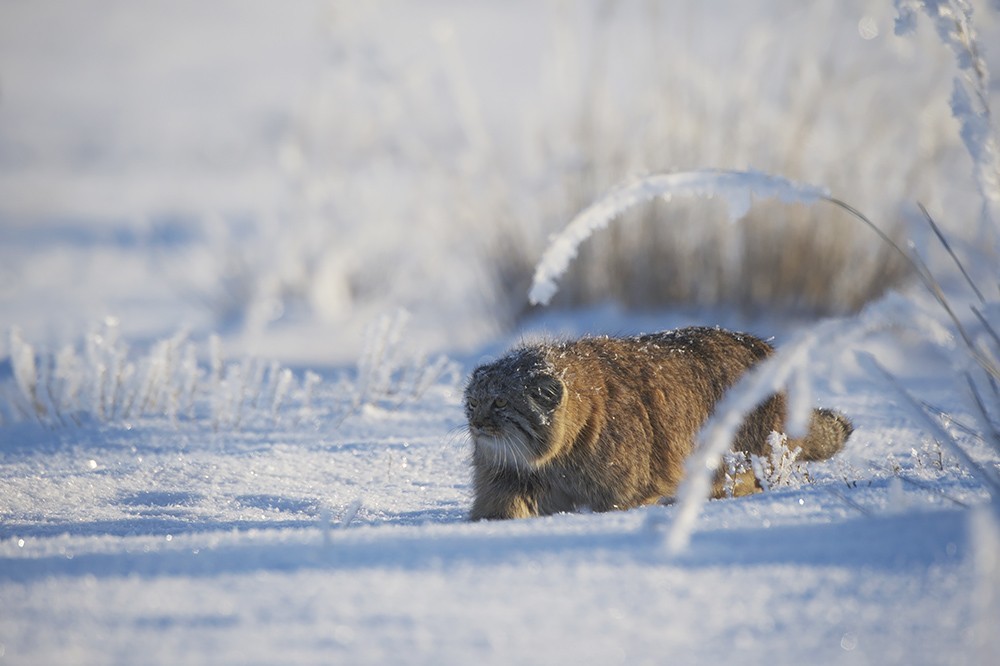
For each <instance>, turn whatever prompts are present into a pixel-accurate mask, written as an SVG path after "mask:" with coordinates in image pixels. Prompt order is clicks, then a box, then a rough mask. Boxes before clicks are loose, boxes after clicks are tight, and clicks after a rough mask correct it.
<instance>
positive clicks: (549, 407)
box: [533, 376, 563, 412]
mask: <svg viewBox="0 0 1000 666" xmlns="http://www.w3.org/2000/svg"><path fill="white" fill-rule="evenodd" d="M533 394H534V395H533V397H534V399H535V402H537V403H538V406H539V407H541V408H542V409H543V410H545V411H546V412H551V411H553V410H554V409H555V408H556V407H558V406H559V403H560V402H562V397H563V385H562V382H561V381H559V380H558V379H556V378H555V377H549V376H543V377H541V378H539V380H538V383H537V384H536V385H535V390H534V391H533Z"/></svg>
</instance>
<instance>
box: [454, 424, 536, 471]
mask: <svg viewBox="0 0 1000 666" xmlns="http://www.w3.org/2000/svg"><path fill="white" fill-rule="evenodd" d="M469 431H470V432H471V433H472V441H473V444H475V446H476V448H477V449H478V450H479V451H480V452H482V453H485V454H486V455H487V456H489V457H490V458H492V459H493V460H494V461H495V462H497V463H499V464H500V465H502V466H504V467H518V468H521V469H534V468H535V467H536V466H537V465H536V462H535V456H534V454H533V453H532V452H531V449H530V448H529V447H528V446H526V445H525V442H524V441H523V439H522V438H521V437H520V436H518V435H511V434H510V433H505V432H504V431H502V430H501V429H499V428H498V429H496V430H494V429H491V428H476V427H474V426H470V427H469Z"/></svg>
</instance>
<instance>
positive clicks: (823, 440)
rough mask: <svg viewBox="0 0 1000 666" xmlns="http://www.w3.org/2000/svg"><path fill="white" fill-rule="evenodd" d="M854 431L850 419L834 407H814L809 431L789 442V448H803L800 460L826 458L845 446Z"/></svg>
mask: <svg viewBox="0 0 1000 666" xmlns="http://www.w3.org/2000/svg"><path fill="white" fill-rule="evenodd" d="M852 432H854V426H853V425H852V424H851V421H850V419H848V418H847V417H846V416H844V415H843V414H841V413H840V412H835V411H833V410H832V409H814V410H813V413H812V420H811V421H810V423H809V433H808V434H807V435H806V436H805V437H803V438H801V439H796V440H794V441H790V442H788V448H789V449H794V448H795V447H796V446H797V447H799V448H801V449H802V452H801V453H799V460H826V459H827V458H830V457H831V456H833V455H834V454H835V453H837V452H838V451H840V450H841V449H842V448H844V442H846V441H847V438H848V437H850V436H851V433H852Z"/></svg>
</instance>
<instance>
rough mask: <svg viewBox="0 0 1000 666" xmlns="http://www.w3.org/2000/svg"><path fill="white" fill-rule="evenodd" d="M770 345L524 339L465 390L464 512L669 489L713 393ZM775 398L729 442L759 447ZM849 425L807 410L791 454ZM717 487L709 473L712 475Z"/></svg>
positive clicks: (829, 442) (493, 512)
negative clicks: (468, 498)
mask: <svg viewBox="0 0 1000 666" xmlns="http://www.w3.org/2000/svg"><path fill="white" fill-rule="evenodd" d="M771 352H772V348H771V346H770V345H768V344H767V343H766V342H764V341H762V340H760V339H758V338H756V337H754V336H752V335H748V334H745V333H732V332H729V331H724V330H721V329H718V328H684V329H678V330H676V331H667V332H663V333H654V334H650V335H641V336H638V337H629V338H609V337H593V338H583V339H580V340H575V341H571V342H555V343H546V344H534V345H525V346H522V347H520V348H518V349H515V350H514V351H512V352H510V353H508V354H507V355H506V356H503V357H502V358H500V359H499V360H497V361H494V362H492V363H489V364H486V365H483V366H480V367H479V368H477V369H476V370H475V371H474V372H473V374H472V376H471V378H470V379H469V383H468V386H467V387H466V390H465V409H466V416H467V417H468V422H469V433H470V435H471V439H472V445H473V451H472V465H473V487H474V492H475V498H474V501H473V505H472V510H471V512H470V518H472V519H473V520H479V519H484V518H486V519H492V518H523V517H528V516H537V515H548V514H552V513H558V512H563V511H577V510H581V509H589V510H593V511H609V510H612V509H627V508H631V507H635V506H639V505H642V504H649V503H652V502H656V501H658V500H660V499H661V498H669V497H672V496H673V495H674V494H675V492H676V490H677V486H678V484H679V483H680V481H681V478H682V476H683V473H684V460H685V458H686V457H687V456H688V455H689V454H690V453H691V450H692V448H693V446H694V440H695V436H696V434H697V433H698V430H699V429H700V428H701V426H702V424H703V423H704V422H705V420H706V419H707V418H708V417H709V416H710V415H711V414H712V411H713V409H714V407H715V404H716V403H717V402H718V400H719V399H720V398H721V397H722V395H723V393H724V392H725V391H726V389H728V388H729V387H730V386H732V385H733V384H734V383H735V382H736V381H737V380H738V379H739V378H740V377H741V375H743V373H744V372H746V371H747V369H749V368H750V367H751V366H752V365H754V364H755V363H756V362H758V361H760V360H761V359H763V358H765V357H766V356H768V355H769V354H770V353H771ZM784 418H785V397H784V395H783V394H776V395H773V396H771V397H770V398H768V399H767V400H765V401H764V402H763V403H762V404H760V405H759V406H758V407H757V408H756V409H755V410H754V411H753V412H751V413H750V414H748V415H747V417H746V419H745V422H744V423H743V425H742V427H741V429H740V431H739V433H738V435H737V437H736V441H735V442H734V445H733V449H734V450H737V451H744V452H747V453H754V454H757V455H766V454H768V453H769V452H770V445H769V444H768V436H769V435H770V434H771V432H772V431H775V432H779V433H781V432H783V429H784ZM851 430H852V426H851V423H850V421H849V420H848V419H847V418H846V417H844V416H843V415H841V414H839V413H837V412H833V411H830V410H825V409H816V410H814V411H813V414H812V420H811V423H810V429H809V432H808V434H807V435H806V436H805V437H803V438H802V439H795V440H792V439H790V440H789V441H788V447H789V448H790V449H794V448H796V447H799V448H800V449H801V452H800V454H799V459H800V460H820V459H824V458H829V457H830V456H832V455H833V454H835V453H836V452H837V451H839V450H840V449H841V448H843V446H844V442H845V440H846V439H847V437H848V436H849V435H850V433H851ZM715 492H716V495H719V494H721V483H717V484H716V491H715Z"/></svg>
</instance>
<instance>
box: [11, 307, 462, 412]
mask: <svg viewBox="0 0 1000 666" xmlns="http://www.w3.org/2000/svg"><path fill="white" fill-rule="evenodd" d="M407 321H408V314H407V313H406V312H405V311H399V312H397V313H395V314H393V315H385V316H382V317H380V318H378V319H377V320H376V321H375V322H373V323H372V324H371V325H370V327H369V330H368V335H367V336H366V346H365V350H364V353H363V354H362V355H361V357H360V358H359V359H358V362H357V366H356V369H355V371H354V372H353V376H352V377H349V376H348V375H347V374H346V373H345V374H343V375H341V376H340V377H339V379H338V380H337V381H336V382H335V387H334V389H335V390H336V396H338V399H336V400H335V403H336V404H332V405H320V404H317V400H316V398H317V392H318V388H319V387H320V385H321V384H322V382H323V379H322V377H320V375H318V374H317V373H315V372H312V371H310V370H306V371H304V372H303V373H302V374H301V376H297V375H296V373H294V372H293V371H292V370H291V369H289V368H284V367H282V366H281V365H280V364H279V363H277V362H275V361H270V362H268V361H264V360H261V359H255V358H249V357H248V358H243V359H240V360H227V359H226V358H225V356H224V354H223V349H222V340H221V339H220V338H219V336H217V335H212V336H210V337H209V339H208V341H207V344H206V345H204V346H206V347H207V350H205V349H202V350H201V353H199V345H197V344H196V343H195V342H193V341H191V340H190V339H188V336H187V334H186V333H184V332H181V333H178V334H177V335H175V336H173V337H171V338H168V339H165V340H161V341H159V342H156V343H155V344H153V345H152V347H151V348H150V350H149V351H148V352H145V353H140V352H136V351H135V350H133V349H131V348H130V347H129V346H128V345H126V344H125V343H124V342H123V341H122V340H121V339H120V337H119V335H118V322H117V320H115V319H111V318H109V319H107V320H105V322H104V323H103V324H102V325H101V326H100V327H99V328H97V329H95V330H94V331H92V332H91V333H90V334H89V335H88V336H86V339H85V341H84V343H83V345H82V350H81V349H78V348H76V347H73V346H66V347H64V348H62V349H61V350H60V351H59V352H58V353H57V354H55V355H52V354H49V353H44V352H41V353H40V352H38V351H36V350H35V348H34V347H33V346H32V345H31V344H29V343H28V342H26V341H25V340H24V339H23V336H22V335H21V333H20V332H19V331H18V330H17V329H14V330H12V331H11V333H10V347H11V366H12V369H13V382H9V383H7V384H0V423H3V422H6V421H24V420H30V421H35V422H38V423H40V424H43V425H46V426H51V427H62V426H71V425H82V424H83V423H85V422H98V423H113V424H120V423H130V422H133V421H135V420H138V419H143V418H166V419H167V420H168V421H169V422H170V423H172V424H174V425H175V426H176V425H177V424H178V423H179V422H181V421H199V422H202V421H208V422H209V423H210V424H211V427H212V429H213V430H215V431H219V430H226V429H241V428H244V427H248V426H251V425H253V426H261V425H268V424H271V425H273V424H275V423H278V422H280V421H283V420H285V419H289V418H290V419H292V420H293V422H295V423H303V422H311V421H315V419H316V417H317V416H318V415H320V414H322V413H328V412H330V411H334V412H335V413H336V412H337V411H339V416H338V417H337V420H336V422H343V420H344V419H346V418H348V417H349V416H351V415H354V414H357V413H358V412H360V411H361V410H362V409H363V408H364V407H365V406H366V405H378V406H382V407H386V408H389V409H397V408H399V407H400V406H402V405H403V404H405V403H410V402H415V401H419V400H420V398H421V397H422V396H423V395H424V394H425V393H426V392H427V390H428V389H430V388H431V387H432V386H434V385H436V384H438V383H442V382H445V383H451V384H456V383H457V381H458V376H459V369H458V366H457V364H455V363H454V362H453V361H451V360H450V359H449V358H448V357H446V356H443V355H439V356H435V357H432V358H429V357H427V356H426V355H424V354H421V353H417V352H415V351H414V350H413V349H412V348H411V346H410V345H409V344H408V343H407V339H406V330H405V329H406V325H407ZM206 352H207V353H206ZM199 356H201V357H207V362H205V363H199V361H198V359H199ZM324 396H325V397H327V398H329V397H330V396H329V395H328V394H324Z"/></svg>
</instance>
